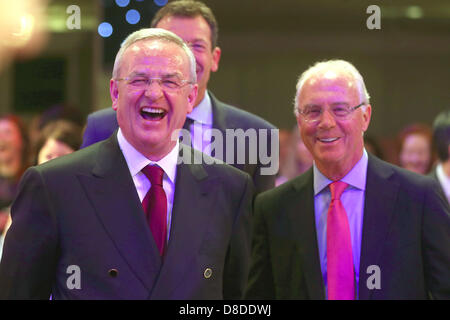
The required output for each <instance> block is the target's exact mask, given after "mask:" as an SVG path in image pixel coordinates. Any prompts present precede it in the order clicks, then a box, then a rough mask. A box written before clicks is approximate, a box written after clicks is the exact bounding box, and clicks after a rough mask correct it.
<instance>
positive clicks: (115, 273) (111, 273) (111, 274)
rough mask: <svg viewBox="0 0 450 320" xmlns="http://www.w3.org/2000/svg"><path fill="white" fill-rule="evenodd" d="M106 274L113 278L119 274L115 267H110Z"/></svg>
mask: <svg viewBox="0 0 450 320" xmlns="http://www.w3.org/2000/svg"><path fill="white" fill-rule="evenodd" d="M108 274H109V276H110V277H111V278H115V277H117V276H118V275H119V271H118V270H117V269H110V270H109V271H108Z"/></svg>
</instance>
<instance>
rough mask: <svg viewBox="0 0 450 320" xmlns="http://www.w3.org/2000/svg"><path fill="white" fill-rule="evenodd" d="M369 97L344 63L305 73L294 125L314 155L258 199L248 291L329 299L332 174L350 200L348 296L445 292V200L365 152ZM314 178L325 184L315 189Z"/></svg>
mask: <svg viewBox="0 0 450 320" xmlns="http://www.w3.org/2000/svg"><path fill="white" fill-rule="evenodd" d="M349 70H353V71H349ZM358 88H359V89H358ZM368 100H369V97H368V94H367V92H366V90H365V86H364V82H363V79H362V77H361V76H360V74H359V72H357V70H356V69H355V68H354V67H353V66H352V65H350V64H349V63H347V62H345V61H327V62H324V63H318V64H316V65H315V66H313V67H311V68H310V69H308V70H307V71H305V72H304V73H303V74H302V77H301V78H300V79H299V82H298V84H297V98H296V103H295V108H296V114H297V122H298V126H299V129H300V132H301V135H302V138H303V141H304V142H305V144H306V146H307V147H308V149H309V150H310V152H311V154H312V155H313V157H314V160H315V162H314V166H313V168H311V169H310V170H308V171H307V172H306V173H305V174H303V175H301V176H299V177H297V178H294V179H293V180H291V181H289V182H287V183H285V184H283V185H281V186H279V187H277V188H275V189H272V190H270V191H267V192H264V193H262V194H260V195H258V196H257V197H256V200H255V214H254V219H255V222H254V230H253V232H254V240H253V245H252V250H253V253H252V266H251V268H250V278H249V286H248V289H247V292H246V297H247V298H249V299H326V298H327V297H328V295H327V286H326V284H327V276H328V275H327V250H326V249H327V248H326V247H327V242H325V248H324V246H323V244H324V242H323V239H324V237H326V235H327V232H328V231H327V225H326V224H325V228H323V226H324V224H323V222H324V221H327V216H328V214H327V211H326V208H328V205H329V202H330V200H329V199H330V198H331V197H330V196H329V192H330V191H329V187H328V185H326V184H324V183H323V182H326V183H331V182H334V181H343V182H346V183H348V184H349V186H348V187H347V188H346V189H345V191H344V193H343V195H342V196H341V199H342V198H344V197H348V198H346V199H348V200H349V201H350V202H347V206H345V205H346V201H347V200H346V199H343V200H342V202H343V204H344V206H345V209H346V212H347V216H348V217H353V220H352V219H349V224H350V232H351V234H352V236H353V237H354V238H355V239H356V240H354V241H353V242H352V244H351V247H352V253H353V256H354V257H356V259H353V269H354V272H355V274H354V275H355V278H354V280H352V282H353V281H355V282H356V285H355V288H356V291H355V296H354V297H353V298H358V299H427V298H430V297H431V298H437V299H449V298H450V246H449V243H450V211H449V206H448V204H447V201H446V200H445V198H444V196H443V194H442V192H440V190H439V187H438V185H437V183H436V182H435V181H433V180H432V179H430V178H428V177H424V176H419V175H417V174H414V173H411V172H408V171H406V170H403V169H401V168H398V167H396V166H393V165H391V164H388V163H386V162H384V161H382V160H379V159H378V158H376V157H374V156H372V155H370V154H367V153H366V152H365V151H364V142H363V132H364V131H365V130H366V129H367V128H368V125H369V122H370V116H371V106H370V105H369V104H368ZM361 102H363V104H364V105H363V106H361V105H360V104H361ZM354 107H357V108H354ZM342 108H351V109H348V112H346V111H345V110H344V112H343V111H342ZM364 176H365V182H364V179H361V178H362V177H364ZM355 178H356V179H355ZM320 181H322V185H321V186H322V187H323V189H320V188H319V189H318V191H315V188H317V187H318V186H319V182H320ZM327 181H328V182H327ZM352 181H355V182H358V181H359V182H360V184H359V185H356V186H354V185H352ZM346 193H347V195H346ZM327 195H328V196H327ZM327 197H328V198H327ZM321 199H323V200H321ZM325 199H328V203H326V200H325ZM358 199H359V200H358ZM321 206H322V208H324V209H325V211H320V210H319V208H320V207H321ZM318 211H319V213H320V212H323V214H319V215H318ZM323 218H325V219H323ZM352 221H357V222H352ZM358 221H359V222H358ZM320 226H322V227H320ZM358 234H359V239H358ZM321 248H322V250H321ZM358 260H359V263H357V261H358ZM358 275H359V276H358ZM350 284H351V283H350ZM351 285H353V284H351Z"/></svg>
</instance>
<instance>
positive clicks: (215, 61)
mask: <svg viewBox="0 0 450 320" xmlns="http://www.w3.org/2000/svg"><path fill="white" fill-rule="evenodd" d="M221 55H222V50H221V49H220V48H219V47H215V48H214V50H213V52H212V60H213V63H212V65H211V71H212V72H216V71H217V70H219V61H220V56H221Z"/></svg>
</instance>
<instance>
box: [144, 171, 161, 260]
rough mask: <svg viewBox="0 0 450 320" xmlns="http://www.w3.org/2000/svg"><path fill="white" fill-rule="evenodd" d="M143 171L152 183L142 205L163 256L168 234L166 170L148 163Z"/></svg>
mask: <svg viewBox="0 0 450 320" xmlns="http://www.w3.org/2000/svg"><path fill="white" fill-rule="evenodd" d="M142 172H143V173H144V174H145V176H146V177H147V178H148V179H149V180H150V183H151V184H152V185H151V187H150V189H149V190H148V192H147V194H146V195H145V197H144V200H143V201H142V206H143V207H144V212H145V214H146V218H147V222H148V224H149V226H150V230H151V232H152V234H153V238H154V239H155V242H156V245H157V247H158V250H159V254H160V255H161V256H163V254H164V246H165V243H166V236H167V197H166V193H165V192H164V189H163V186H162V182H163V175H164V170H163V169H161V168H160V167H158V166H152V165H148V166H146V167H145V168H144V169H142Z"/></svg>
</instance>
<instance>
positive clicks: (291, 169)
mask: <svg viewBox="0 0 450 320" xmlns="http://www.w3.org/2000/svg"><path fill="white" fill-rule="evenodd" d="M288 145H289V147H288V150H287V153H286V160H285V162H284V164H283V166H282V167H281V166H280V175H279V176H278V177H277V179H276V182H275V185H276V186H279V185H280V184H283V183H285V182H286V181H288V180H290V179H293V178H295V177H297V176H299V175H301V174H302V173H304V172H305V171H306V170H308V169H309V168H311V166H312V164H313V158H312V155H311V153H310V152H309V150H308V149H307V148H306V146H305V144H304V143H303V140H302V137H301V135H300V131H299V130H298V127H297V126H295V127H294V128H293V129H292V132H291V134H290V136H289V142H288Z"/></svg>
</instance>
